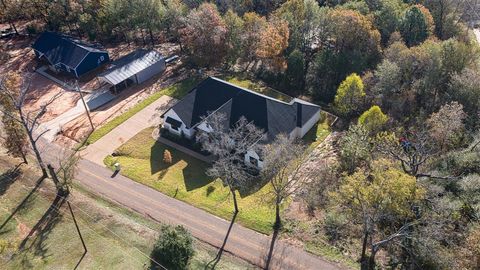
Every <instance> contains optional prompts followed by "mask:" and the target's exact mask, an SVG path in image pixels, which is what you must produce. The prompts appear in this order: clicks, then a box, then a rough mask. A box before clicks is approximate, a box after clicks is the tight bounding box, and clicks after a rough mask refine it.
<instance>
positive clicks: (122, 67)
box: [98, 49, 163, 85]
mask: <svg viewBox="0 0 480 270" xmlns="http://www.w3.org/2000/svg"><path fill="white" fill-rule="evenodd" d="M162 60H163V56H162V55H161V54H160V53H159V52H157V51H154V50H145V49H138V50H136V51H134V52H131V53H129V54H127V55H125V56H123V57H122V58H120V59H118V60H115V61H113V62H111V63H110V64H111V67H110V68H109V69H107V70H106V71H104V72H102V73H101V74H100V75H98V77H101V78H103V79H105V80H106V81H108V82H109V83H110V84H112V85H116V84H119V83H121V82H123V81H124V80H126V79H128V78H130V77H132V76H133V75H135V74H137V73H139V72H140V71H142V70H144V69H146V68H148V67H149V66H152V65H154V64H156V63H158V62H159V61H162Z"/></svg>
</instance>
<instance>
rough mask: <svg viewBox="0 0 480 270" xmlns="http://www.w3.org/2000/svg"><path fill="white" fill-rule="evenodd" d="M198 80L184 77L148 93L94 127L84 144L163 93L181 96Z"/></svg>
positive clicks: (114, 126) (126, 118)
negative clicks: (122, 111)
mask: <svg viewBox="0 0 480 270" xmlns="http://www.w3.org/2000/svg"><path fill="white" fill-rule="evenodd" d="M199 81H200V79H199V78H197V77H192V78H188V79H185V80H183V81H181V82H178V83H176V84H173V85H171V86H169V87H167V88H164V89H162V90H160V91H158V92H155V93H154V94H152V95H150V96H149V97H147V98H146V99H144V100H142V101H141V102H139V103H138V104H136V105H135V106H133V107H132V108H131V109H130V110H128V111H126V112H125V113H123V114H121V115H119V116H117V117H115V118H114V119H112V120H110V121H109V122H107V123H105V124H103V125H102V126H101V127H99V128H97V129H95V130H94V131H93V132H92V134H90V136H89V137H88V138H87V140H86V142H85V145H89V144H92V143H94V142H96V141H98V140H99V139H100V138H102V137H103V136H105V135H107V134H108V133H109V132H110V131H112V130H113V129H114V128H116V127H118V126H119V125H121V124H122V123H123V122H125V121H127V120H128V119H129V118H130V117H132V116H134V115H135V114H136V113H138V112H139V111H141V110H143V109H144V108H145V107H147V106H148V105H150V104H152V103H153V102H155V101H156V100H157V99H159V98H160V97H161V96H163V95H167V96H171V97H173V98H177V99H179V98H182V97H183V96H184V95H185V94H186V93H187V92H188V91H190V90H191V89H192V88H193V87H194V86H195V85H196V84H197V83H198V82H199Z"/></svg>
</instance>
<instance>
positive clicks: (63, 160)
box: [56, 150, 80, 194]
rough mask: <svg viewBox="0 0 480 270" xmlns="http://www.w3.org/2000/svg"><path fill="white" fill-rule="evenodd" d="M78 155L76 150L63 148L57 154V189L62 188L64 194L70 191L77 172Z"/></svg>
mask: <svg viewBox="0 0 480 270" xmlns="http://www.w3.org/2000/svg"><path fill="white" fill-rule="evenodd" d="M79 160H80V156H79V155H77V153H76V152H71V151H68V150H63V151H62V153H61V154H60V155H58V160H57V166H58V167H57V170H56V175H58V177H59V179H58V180H59V181H58V185H59V187H58V189H59V190H63V191H64V192H65V193H66V194H68V193H70V187H71V185H72V181H73V179H74V178H75V174H76V172H77V166H78V161H79Z"/></svg>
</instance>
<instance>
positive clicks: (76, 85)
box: [75, 81, 95, 131]
mask: <svg viewBox="0 0 480 270" xmlns="http://www.w3.org/2000/svg"><path fill="white" fill-rule="evenodd" d="M75 88H77V91H78V93H79V94H80V99H81V100H82V103H83V107H85V112H86V113H87V117H88V121H89V122H90V126H91V127H92V131H93V130H94V129H95V127H94V126H93V122H92V118H91V117H90V111H89V110H88V107H87V103H85V100H84V99H83V94H82V91H81V90H80V87H79V86H78V81H75Z"/></svg>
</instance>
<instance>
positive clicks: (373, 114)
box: [358, 105, 388, 133]
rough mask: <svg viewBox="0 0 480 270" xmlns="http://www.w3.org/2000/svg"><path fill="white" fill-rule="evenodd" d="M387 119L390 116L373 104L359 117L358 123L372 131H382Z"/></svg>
mask: <svg viewBox="0 0 480 270" xmlns="http://www.w3.org/2000/svg"><path fill="white" fill-rule="evenodd" d="M387 121H388V116H387V115H385V114H384V113H383V112H382V109H380V107H378V106H377V105H374V106H372V107H371V108H370V109H368V110H367V111H365V112H364V113H363V114H362V115H361V116H360V117H359V118H358V124H359V125H362V126H364V127H365V128H366V129H367V130H368V131H369V132H370V133H376V132H378V131H380V130H381V129H382V127H383V125H385V123H387Z"/></svg>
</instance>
